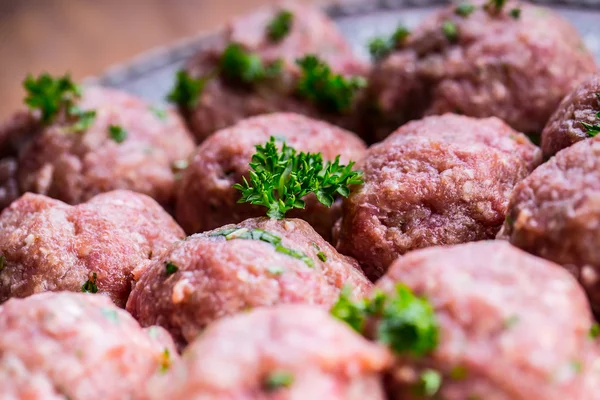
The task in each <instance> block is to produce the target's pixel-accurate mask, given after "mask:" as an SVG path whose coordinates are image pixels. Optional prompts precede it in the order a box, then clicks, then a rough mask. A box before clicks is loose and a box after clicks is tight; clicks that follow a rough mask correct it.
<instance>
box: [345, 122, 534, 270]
mask: <svg viewBox="0 0 600 400" xmlns="http://www.w3.org/2000/svg"><path fill="white" fill-rule="evenodd" d="M540 153H541V152H540V150H539V149H538V148H537V147H536V146H534V145H533V144H531V142H529V140H528V139H527V138H526V137H525V136H524V135H523V134H520V133H518V132H516V131H514V130H513V129H511V128H510V127H509V126H508V125H506V124H505V123H504V122H502V121H500V120H499V119H497V118H487V119H475V118H471V117H464V116H459V115H454V114H446V115H442V116H436V117H427V118H425V119H423V120H420V121H413V122H411V123H408V124H406V125H404V126H403V127H401V128H400V129H399V130H398V131H397V132H395V133H394V134H393V135H391V136H390V137H389V138H388V139H386V140H385V141H384V142H382V143H379V144H376V145H374V146H372V147H371V148H369V150H368V152H367V156H366V157H365V158H364V159H363V161H362V162H361V163H359V164H358V165H357V169H360V170H363V172H364V180H365V183H364V185H362V186H360V187H356V188H354V189H353V190H352V192H351V194H350V196H349V197H348V199H345V200H344V203H343V217H342V220H341V222H340V224H339V225H338V226H337V229H336V231H337V233H336V235H335V236H336V243H337V244H336V246H337V248H338V250H339V251H340V252H341V253H343V254H347V255H350V256H352V257H355V258H356V259H357V260H358V261H359V263H360V264H361V266H362V267H363V270H364V271H365V273H366V274H367V276H369V277H370V278H371V279H377V278H378V277H379V276H381V275H382V274H383V273H384V272H385V270H386V268H387V266H388V265H389V264H390V263H391V262H392V261H394V260H395V259H396V258H397V257H398V256H400V255H402V254H404V253H407V252H409V251H411V250H414V249H418V248H422V247H428V246H436V245H444V244H457V243H463V242H468V241H475V240H482V239H491V238H494V237H495V236H496V234H497V233H498V231H499V230H500V227H501V226H502V223H503V222H504V219H505V217H506V210H507V205H508V199H509V197H510V194H511V192H512V190H513V187H514V186H515V185H516V184H517V183H518V182H519V181H520V180H521V179H523V178H525V177H526V176H527V175H528V174H529V173H530V172H531V170H532V169H533V168H535V166H537V165H538V164H539V163H540V161H541V154H540Z"/></svg>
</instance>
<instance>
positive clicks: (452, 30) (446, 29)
mask: <svg viewBox="0 0 600 400" xmlns="http://www.w3.org/2000/svg"><path fill="white" fill-rule="evenodd" d="M442 33H443V34H444V36H446V39H448V41H450V42H456V41H457V40H458V27H457V26H456V24H455V23H454V22H452V21H445V22H444V23H443V24H442Z"/></svg>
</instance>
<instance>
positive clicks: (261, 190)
mask: <svg viewBox="0 0 600 400" xmlns="http://www.w3.org/2000/svg"><path fill="white" fill-rule="evenodd" d="M353 166H354V162H350V163H348V165H342V164H340V158H339V156H338V157H337V158H336V159H335V161H334V162H329V161H328V162H324V161H323V156H322V155H321V153H304V152H301V153H297V152H296V150H295V149H294V148H292V147H290V146H288V145H287V144H285V143H283V145H282V148H281V150H279V149H278V148H277V145H276V143H275V138H274V137H271V139H270V140H269V141H268V142H267V143H266V144H265V145H258V146H256V153H255V154H254V155H253V156H252V162H251V163H250V167H251V169H252V170H251V171H250V182H248V180H247V179H246V178H245V177H244V178H243V182H242V184H235V185H234V186H233V187H234V188H235V189H237V190H239V191H241V192H242V197H241V198H240V200H239V201H238V202H239V203H250V204H254V205H260V206H264V207H266V208H267V209H268V211H267V215H268V216H269V217H270V218H274V219H282V218H283V217H284V216H285V214H286V212H288V211H289V210H291V209H294V208H304V206H305V203H304V200H302V198H303V197H305V196H306V195H308V194H310V193H314V194H315V195H316V197H317V200H318V201H319V202H321V203H322V204H324V205H326V206H327V207H331V205H332V204H333V202H334V200H335V196H336V195H341V196H344V197H347V196H348V195H349V194H350V186H352V185H357V184H361V183H362V182H363V181H362V173H361V172H360V171H353V170H352V167H353Z"/></svg>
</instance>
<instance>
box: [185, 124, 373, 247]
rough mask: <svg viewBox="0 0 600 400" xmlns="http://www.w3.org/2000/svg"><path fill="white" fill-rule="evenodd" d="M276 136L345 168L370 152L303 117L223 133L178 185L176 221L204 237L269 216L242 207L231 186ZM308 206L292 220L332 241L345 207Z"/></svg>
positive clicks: (200, 153) (346, 134) (310, 200)
mask: <svg viewBox="0 0 600 400" xmlns="http://www.w3.org/2000/svg"><path fill="white" fill-rule="evenodd" d="M271 136H276V137H278V138H281V139H282V140H285V141H286V143H287V144H288V145H289V146H292V147H294V148H295V149H296V150H298V151H304V152H313V153H321V154H322V155H323V159H324V160H329V161H333V160H335V157H336V156H338V155H340V156H341V158H340V159H341V162H342V163H344V164H347V163H348V162H349V161H351V160H354V161H358V160H359V159H361V158H362V157H363V155H364V154H365V149H366V147H365V145H364V143H363V142H362V141H361V140H360V139H358V138H357V137H356V136H354V135H353V134H352V133H350V132H348V131H345V130H343V129H340V128H337V127H335V126H333V125H330V124H328V123H325V122H321V121H316V120H312V119H310V118H308V117H304V116H301V115H298V114H289V113H279V114H270V115H263V116H260V117H254V118H249V119H247V120H244V121H242V122H239V123H238V124H236V125H234V126H233V127H231V128H228V129H224V130H222V131H219V132H217V133H215V134H214V135H212V136H211V137H210V138H209V139H207V140H206V141H205V142H204V143H202V145H200V147H199V148H198V150H197V151H196V153H195V154H194V156H193V157H192V161H191V162H190V166H189V167H188V168H187V169H186V170H185V172H184V173H183V178H182V180H181V182H180V185H179V189H178V194H177V207H176V216H177V220H178V221H179V223H180V224H181V226H182V227H183V228H184V229H185V230H186V232H188V233H194V232H203V231H206V230H209V229H215V228H217V227H219V226H223V225H225V224H229V223H236V222H240V221H243V220H245V219H247V218H250V217H258V216H261V215H265V208H264V207H259V206H252V205H250V204H238V203H237V201H238V200H239V198H240V196H241V193H240V192H239V191H238V190H235V189H234V188H233V187H232V186H233V184H234V183H241V182H242V176H246V178H248V170H249V168H250V167H249V166H248V163H250V162H251V158H252V155H253V154H254V153H255V152H256V147H255V146H256V145H258V144H264V143H265V142H267V141H268V140H269V138H270V137H271ZM281 145H282V142H280V143H278V146H279V147H281ZM306 203H307V204H306V209H305V210H301V211H300V210H298V211H293V212H290V213H289V215H290V216H292V217H293V216H296V217H298V218H303V219H305V220H306V221H308V222H309V223H310V224H311V225H312V226H313V227H314V228H315V230H316V231H317V232H318V233H319V234H320V235H321V236H323V237H324V238H326V239H328V240H330V239H331V228H332V227H333V224H334V223H335V221H336V220H337V219H338V218H339V216H340V211H341V206H340V205H341V203H340V202H337V203H336V204H334V206H333V207H332V208H327V207H325V206H324V205H322V204H321V203H319V202H318V201H317V199H316V197H315V196H310V197H309V198H307V201H306Z"/></svg>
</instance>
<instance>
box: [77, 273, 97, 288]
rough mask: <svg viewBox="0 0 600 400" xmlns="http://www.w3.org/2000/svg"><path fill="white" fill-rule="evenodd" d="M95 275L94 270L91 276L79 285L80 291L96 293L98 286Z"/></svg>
mask: <svg viewBox="0 0 600 400" xmlns="http://www.w3.org/2000/svg"><path fill="white" fill-rule="evenodd" d="M96 280H97V275H96V273H95V272H94V273H93V274H92V278H91V279H88V280H87V281H85V283H84V284H83V285H82V286H81V291H82V292H84V293H98V286H97V285H96Z"/></svg>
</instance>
